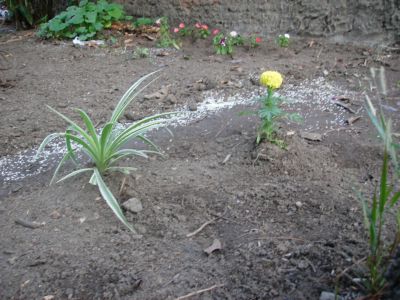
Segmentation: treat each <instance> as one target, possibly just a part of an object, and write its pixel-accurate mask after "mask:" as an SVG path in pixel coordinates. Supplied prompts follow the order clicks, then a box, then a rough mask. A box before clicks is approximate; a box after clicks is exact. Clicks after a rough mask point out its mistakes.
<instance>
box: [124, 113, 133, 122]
mask: <svg viewBox="0 0 400 300" xmlns="http://www.w3.org/2000/svg"><path fill="white" fill-rule="evenodd" d="M124 116H125V118H126V119H127V120H130V121H135V115H134V114H133V112H130V111H127V112H125V114H124Z"/></svg>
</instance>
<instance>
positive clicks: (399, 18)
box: [117, 0, 400, 39]
mask: <svg viewBox="0 0 400 300" xmlns="http://www.w3.org/2000/svg"><path fill="white" fill-rule="evenodd" d="M117 2H120V3H122V4H124V6H125V8H126V9H127V11H128V12H129V13H130V14H132V15H134V16H146V17H156V16H168V17H169V18H170V19H171V20H173V21H181V20H183V21H186V22H187V21H189V20H190V21H193V20H198V21H204V22H207V23H209V24H212V25H219V26H223V27H225V28H228V29H232V30H233V29H235V30H240V31H241V32H259V33H263V34H268V33H277V32H291V33H297V34H302V35H315V36H332V35H337V34H349V33H350V34H351V33H352V34H353V35H354V36H356V35H360V34H361V35H364V36H366V35H382V34H387V33H389V34H390V35H392V36H394V37H395V38H396V39H399V38H400V0H253V1H244V0H117Z"/></svg>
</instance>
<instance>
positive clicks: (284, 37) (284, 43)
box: [276, 33, 290, 48]
mask: <svg viewBox="0 0 400 300" xmlns="http://www.w3.org/2000/svg"><path fill="white" fill-rule="evenodd" d="M276 42H277V44H278V46H279V47H281V48H287V47H289V42H290V35H289V34H288V33H285V34H280V35H279V36H278V38H277V39H276Z"/></svg>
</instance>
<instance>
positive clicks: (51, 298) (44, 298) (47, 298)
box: [43, 295, 55, 300]
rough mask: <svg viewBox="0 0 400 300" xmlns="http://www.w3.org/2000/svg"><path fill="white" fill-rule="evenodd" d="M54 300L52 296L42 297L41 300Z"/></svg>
mask: <svg viewBox="0 0 400 300" xmlns="http://www.w3.org/2000/svg"><path fill="white" fill-rule="evenodd" d="M54 299H55V297H54V295H47V296H44V297H43V300H54Z"/></svg>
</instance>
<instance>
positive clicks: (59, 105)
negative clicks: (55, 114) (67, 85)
mask: <svg viewBox="0 0 400 300" xmlns="http://www.w3.org/2000/svg"><path fill="white" fill-rule="evenodd" d="M57 107H58V108H67V107H68V103H66V102H61V103H59V104H57Z"/></svg>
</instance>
